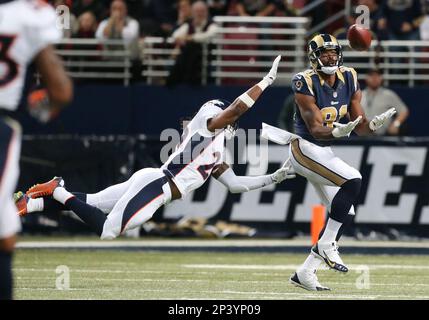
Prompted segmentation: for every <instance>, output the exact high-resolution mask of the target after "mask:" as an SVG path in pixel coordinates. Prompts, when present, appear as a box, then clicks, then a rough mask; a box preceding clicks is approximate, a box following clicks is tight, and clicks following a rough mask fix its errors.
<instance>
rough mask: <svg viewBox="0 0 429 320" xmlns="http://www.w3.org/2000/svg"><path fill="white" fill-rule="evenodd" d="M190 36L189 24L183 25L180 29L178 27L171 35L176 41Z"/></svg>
mask: <svg viewBox="0 0 429 320" xmlns="http://www.w3.org/2000/svg"><path fill="white" fill-rule="evenodd" d="M187 34H188V24H187V23H184V24H182V25H181V26H180V27H178V28H177V29H176V30H175V31H174V32H173V34H172V35H171V37H172V38H173V39H174V40H176V39H177V38H180V37H184V36H186V35H187Z"/></svg>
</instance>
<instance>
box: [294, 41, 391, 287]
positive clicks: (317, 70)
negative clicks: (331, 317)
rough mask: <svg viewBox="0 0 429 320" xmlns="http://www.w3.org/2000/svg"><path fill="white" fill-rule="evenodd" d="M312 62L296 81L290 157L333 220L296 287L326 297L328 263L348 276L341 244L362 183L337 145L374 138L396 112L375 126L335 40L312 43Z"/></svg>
mask: <svg viewBox="0 0 429 320" xmlns="http://www.w3.org/2000/svg"><path fill="white" fill-rule="evenodd" d="M308 56H309V59H310V62H311V66H312V69H310V70H306V71H304V72H300V73H298V74H297V75H295V76H294V78H293V80H292V88H293V90H294V92H295V103H296V113H295V133H296V134H297V135H298V136H299V137H298V138H294V139H292V140H293V141H292V143H291V144H290V155H291V162H292V165H293V168H294V169H295V171H296V172H297V173H298V174H300V175H302V176H304V177H306V178H307V179H308V181H309V182H310V183H311V184H312V185H313V186H314V187H315V189H316V191H317V192H318V194H319V197H320V199H321V201H322V203H323V204H324V205H325V206H326V207H327V210H328V212H329V218H328V219H327V223H326V225H325V228H324V230H322V232H321V234H320V237H319V241H318V242H317V243H316V244H315V245H314V246H313V248H312V249H311V253H310V255H309V256H308V258H307V260H306V261H305V262H304V264H303V265H302V266H301V267H300V268H299V269H298V270H297V271H296V273H295V274H294V275H293V276H292V277H291V279H290V281H291V282H292V283H293V284H295V285H297V286H300V287H303V288H305V289H307V290H314V291H316V290H318V291H320V290H329V289H328V288H327V287H324V286H322V285H321V284H320V283H319V282H318V279H317V276H316V271H317V269H318V267H319V266H320V264H321V263H322V262H323V261H324V262H325V263H326V264H327V265H328V266H329V268H331V269H335V270H337V271H340V272H347V271H348V268H347V267H346V266H345V265H344V263H343V261H342V259H341V257H340V255H339V253H338V245H337V241H338V240H339V239H340V237H341V235H342V233H343V230H344V227H345V226H347V225H348V224H349V223H350V222H351V220H352V218H353V216H354V214H355V212H354V208H353V204H354V202H355V201H356V200H357V197H358V195H359V192H360V186H361V180H362V176H361V174H360V173H359V171H358V170H356V169H355V168H353V167H351V166H349V165H348V164H347V163H345V162H344V161H343V160H341V159H340V158H338V157H337V156H336V155H335V154H334V153H333V151H332V149H331V147H330V144H331V141H332V140H334V139H337V138H342V137H348V136H349V135H350V133H351V132H352V131H355V132H356V133H357V134H358V135H366V134H369V133H371V132H373V131H374V130H377V129H378V128H380V127H381V126H382V125H383V124H384V123H385V122H386V121H388V120H389V118H390V117H392V116H393V115H394V113H395V109H394V108H392V109H391V110H388V111H387V112H385V113H383V114H381V115H380V116H376V117H375V118H374V119H373V120H371V121H368V120H367V119H366V117H365V114H364V112H363V109H362V106H361V104H360V101H361V96H362V93H361V91H360V88H359V83H358V81H357V73H356V71H355V70H354V69H353V68H347V67H344V66H342V62H343V55H342V49H341V46H340V45H339V44H338V41H337V39H336V38H335V37H333V36H331V35H329V34H320V35H318V36H315V37H314V38H313V39H311V40H310V42H309V46H308ZM343 120H346V121H343ZM340 121H341V122H343V123H339V122H340ZM347 121H350V122H348V123H347ZM344 122H346V123H344ZM289 136H290V135H289Z"/></svg>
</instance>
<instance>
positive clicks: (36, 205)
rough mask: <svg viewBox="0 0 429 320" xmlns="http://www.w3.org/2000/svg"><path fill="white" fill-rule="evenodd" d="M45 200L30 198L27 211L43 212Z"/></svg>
mask: <svg viewBox="0 0 429 320" xmlns="http://www.w3.org/2000/svg"><path fill="white" fill-rule="evenodd" d="M44 200H45V199H43V198H37V199H30V200H28V202H27V212H28V213H32V212H41V211H43V210H44Z"/></svg>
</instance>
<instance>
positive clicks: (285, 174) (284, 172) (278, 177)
mask: <svg viewBox="0 0 429 320" xmlns="http://www.w3.org/2000/svg"><path fill="white" fill-rule="evenodd" d="M295 177H296V174H295V170H293V168H292V164H291V163H290V159H287V160H286V162H285V163H284V164H283V166H282V167H281V168H280V169H278V170H277V171H276V172H274V173H272V174H271V180H272V181H273V182H274V183H280V182H282V181H283V180H286V179H293V178H295Z"/></svg>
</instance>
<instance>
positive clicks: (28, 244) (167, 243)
mask: <svg viewBox="0 0 429 320" xmlns="http://www.w3.org/2000/svg"><path fill="white" fill-rule="evenodd" d="M296 246H305V247H308V248H310V247H311V243H310V240H308V239H298V240H276V239H273V240H270V239H268V240H267V239H242V240H204V239H193V240H163V239H161V240H145V239H143V240H113V241H102V240H93V241H86V240H69V241H62V240H60V241H58V240H43V241H19V242H18V243H17V248H22V249H25V248H27V249H33V248H35V249H36V248H39V249H43V248H70V247H73V248H118V247H129V248H135V247H137V248H138V247H142V248H151V247H177V248H180V247H238V248H239V247H262V248H263V247H296ZM341 246H342V247H365V248H372V247H385V248H391V247H398V248H429V243H428V242H427V241H355V240H345V241H342V242H341Z"/></svg>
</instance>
